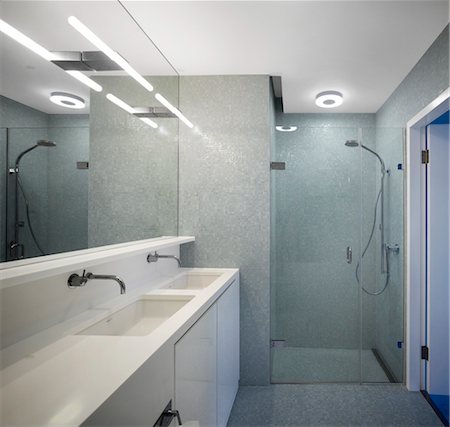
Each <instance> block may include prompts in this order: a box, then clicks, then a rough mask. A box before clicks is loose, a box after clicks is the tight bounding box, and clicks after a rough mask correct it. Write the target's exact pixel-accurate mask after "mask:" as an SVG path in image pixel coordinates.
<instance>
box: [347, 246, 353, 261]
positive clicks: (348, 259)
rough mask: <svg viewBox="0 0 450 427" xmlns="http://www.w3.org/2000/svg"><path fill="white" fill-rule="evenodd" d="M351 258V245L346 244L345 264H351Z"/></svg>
mask: <svg viewBox="0 0 450 427" xmlns="http://www.w3.org/2000/svg"><path fill="white" fill-rule="evenodd" d="M352 259H353V253H352V247H351V246H347V264H351V263H352Z"/></svg>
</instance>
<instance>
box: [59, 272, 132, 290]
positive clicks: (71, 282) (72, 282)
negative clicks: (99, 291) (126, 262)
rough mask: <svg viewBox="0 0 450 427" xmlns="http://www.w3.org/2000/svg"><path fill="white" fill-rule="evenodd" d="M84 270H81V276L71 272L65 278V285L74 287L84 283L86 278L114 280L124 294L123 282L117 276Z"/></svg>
mask: <svg viewBox="0 0 450 427" xmlns="http://www.w3.org/2000/svg"><path fill="white" fill-rule="evenodd" d="M85 272H86V270H84V271H83V274H82V275H81V276H80V275H79V274H77V273H74V274H71V275H70V276H69V279H68V280H67V286H68V287H69V288H71V289H74V288H79V287H81V286H84V285H86V283H87V281H88V280H95V279H98V280H114V281H116V282H117V283H118V284H119V286H120V293H121V294H124V293H125V292H126V291H127V287H126V286H125V282H124V281H123V280H122V279H121V278H120V277H119V276H114V275H108V274H92V273H87V274H85Z"/></svg>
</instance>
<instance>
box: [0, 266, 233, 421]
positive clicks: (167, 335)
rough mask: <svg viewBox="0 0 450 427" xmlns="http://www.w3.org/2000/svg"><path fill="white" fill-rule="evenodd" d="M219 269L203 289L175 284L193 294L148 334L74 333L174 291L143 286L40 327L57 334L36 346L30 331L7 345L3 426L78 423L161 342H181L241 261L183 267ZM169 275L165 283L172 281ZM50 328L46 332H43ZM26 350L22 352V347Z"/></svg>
mask: <svg viewBox="0 0 450 427" xmlns="http://www.w3.org/2000/svg"><path fill="white" fill-rule="evenodd" d="M179 271H180V272H181V273H180V274H182V273H185V272H188V271H189V272H204V273H209V274H211V273H212V274H214V273H215V274H217V273H221V276H220V277H219V278H218V279H216V280H215V281H214V282H213V283H212V284H211V285H209V286H208V287H206V288H205V289H201V290H177V291H176V293H177V294H183V295H193V296H194V298H193V299H192V300H191V301H189V302H188V303H187V304H186V305H185V306H184V307H182V308H181V309H180V310H179V311H177V312H176V313H175V314H174V315H173V316H172V317H170V318H169V319H168V320H167V321H166V322H164V323H163V324H162V325H161V326H160V327H158V328H156V329H155V330H154V331H153V332H152V333H150V334H149V335H147V336H89V335H74V334H76V333H78V332H80V331H82V330H83V329H85V328H86V327H88V326H90V325H92V324H94V323H96V322H97V321H99V320H101V319H103V318H105V317H106V316H107V315H109V314H111V313H113V312H116V311H117V310H119V309H120V308H122V307H124V306H126V305H128V304H130V303H132V302H134V301H136V300H137V299H139V298H140V297H142V296H143V295H154V294H160V293H161V294H164V293H171V292H175V291H172V290H162V289H161V290H160V289H156V290H155V289H154V288H153V290H152V291H149V287H145V286H143V287H141V288H138V289H136V290H135V291H134V292H132V293H130V294H128V295H127V294H126V295H124V296H120V297H118V298H114V300H111V301H110V302H108V304H103V305H102V306H99V307H95V309H93V310H89V311H88V312H85V313H83V314H82V315H79V316H77V317H76V318H74V319H71V320H70V321H68V322H64V323H63V324H60V325H58V326H57V327H53V328H51V330H48V331H46V332H44V333H41V334H39V335H40V336H41V338H42V339H44V338H45V339H47V340H49V341H52V340H51V337H52V336H53V337H54V338H55V340H54V341H53V342H51V343H50V344H49V345H47V346H46V347H45V348H42V349H40V350H37V351H35V352H29V351H27V350H29V349H32V348H33V339H34V340H35V341H36V339H37V337H31V338H29V339H27V340H24V342H19V343H17V344H15V345H13V346H11V347H8V348H6V349H5V350H3V352H2V353H1V355H0V357H3V356H5V357H6V358H9V359H15V360H17V361H16V362H15V363H12V364H10V365H9V366H8V367H6V368H5V369H3V370H2V371H1V394H2V396H1V409H2V415H1V417H2V423H1V425H4V426H27V425H33V426H44V425H50V426H78V425H80V424H81V423H82V422H83V421H84V420H85V419H86V418H87V417H88V416H89V415H91V414H92V413H93V412H94V411H95V410H96V409H97V408H98V407H99V406H100V405H101V404H102V403H103V402H104V401H105V400H106V399H108V397H109V396H110V395H111V394H112V393H113V392H114V391H115V390H117V389H118V388H119V387H120V386H121V385H122V384H123V383H124V382H125V381H126V380H127V379H128V378H129V377H130V376H131V375H132V374H133V373H134V372H135V371H136V370H137V369H138V368H139V367H140V366H141V365H142V364H143V363H144V362H145V361H146V360H148V359H149V358H150V357H151V356H152V355H153V354H154V353H155V351H156V350H158V349H159V348H160V347H161V346H162V345H163V344H165V343H166V342H168V341H171V342H173V343H175V342H176V341H177V340H178V339H179V338H180V337H181V336H182V335H183V334H184V333H185V332H186V331H187V330H188V329H189V328H190V327H191V326H192V325H193V324H194V323H195V322H196V321H197V320H198V318H199V317H200V316H201V315H202V314H203V313H204V312H205V311H206V310H207V309H208V308H209V306H210V305H211V304H212V303H213V302H214V301H215V300H216V299H217V298H218V297H219V296H220V295H221V294H222V293H223V292H224V291H225V290H226V289H227V288H228V286H229V285H230V284H231V283H232V282H233V281H234V280H235V279H236V278H237V274H238V272H239V270H237V269H203V268H202V269H180V270H179ZM177 276H178V274H177V275H176V276H173V277H171V278H168V279H167V280H165V281H164V282H162V283H161V286H160V287H163V286H165V284H166V283H168V282H170V281H172V280H173V279H174V278H175V277H177ZM45 334H47V335H45ZM18 354H20V358H19V359H18V358H17V355H18Z"/></svg>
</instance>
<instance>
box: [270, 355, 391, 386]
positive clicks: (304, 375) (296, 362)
mask: <svg viewBox="0 0 450 427" xmlns="http://www.w3.org/2000/svg"><path fill="white" fill-rule="evenodd" d="M361 356H362V381H363V382H389V379H388V378H387V376H386V374H385V373H384V371H383V368H382V367H381V366H380V364H379V363H378V361H377V359H376V358H375V356H374V354H373V352H372V350H363V351H362V355H361ZM359 357H360V355H359V350H356V349H355V350H351V349H343V348H302V347H284V348H274V349H273V362H272V382H273V383H316V382H359V381H360V376H361V369H360V359H359Z"/></svg>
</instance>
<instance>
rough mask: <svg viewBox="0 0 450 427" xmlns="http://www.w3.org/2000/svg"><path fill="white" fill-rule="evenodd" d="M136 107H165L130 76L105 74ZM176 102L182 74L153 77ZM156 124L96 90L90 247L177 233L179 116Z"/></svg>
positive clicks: (105, 81) (108, 84)
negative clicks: (97, 92)
mask: <svg viewBox="0 0 450 427" xmlns="http://www.w3.org/2000/svg"><path fill="white" fill-rule="evenodd" d="M97 80H98V81H99V82H100V83H101V84H102V86H103V88H104V92H105V93H108V92H111V93H113V94H114V95H116V96H117V97H119V98H120V99H122V100H123V101H125V102H126V103H128V104H129V105H131V106H133V107H152V106H160V105H159V103H158V102H157V101H156V99H155V98H154V96H152V95H151V94H149V93H148V92H147V91H145V90H143V89H142V87H141V86H140V85H138V84H137V83H136V82H135V81H134V80H133V79H132V78H131V77H101V78H97ZM150 80H151V82H152V84H153V85H154V86H155V90H156V91H158V92H161V93H162V94H164V96H165V97H166V98H167V99H169V100H170V101H171V102H172V103H173V104H175V105H177V101H178V78H177V77H159V78H158V77H151V79H150ZM157 121H158V123H159V124H160V127H159V128H158V129H153V128H151V127H149V126H148V125H146V124H145V123H143V122H142V121H141V120H139V119H138V118H136V117H134V116H132V115H130V114H129V113H127V112H125V111H123V110H122V109H120V108H119V107H117V106H116V105H114V104H113V103H111V102H110V101H109V100H107V99H106V97H105V96H104V94H92V96H91V114H90V136H91V138H90V170H89V247H95V246H100V245H107V244H112V243H120V242H127V241H132V240H140V239H146V238H151V237H158V236H162V235H177V214H178V213H177V201H178V198H177V191H178V182H177V179H178V120H177V119H173V118H170V119H158V120H157Z"/></svg>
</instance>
